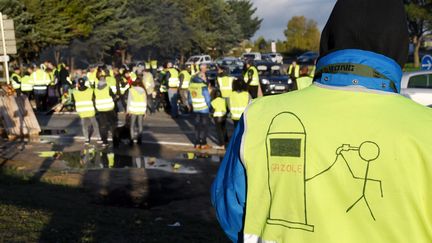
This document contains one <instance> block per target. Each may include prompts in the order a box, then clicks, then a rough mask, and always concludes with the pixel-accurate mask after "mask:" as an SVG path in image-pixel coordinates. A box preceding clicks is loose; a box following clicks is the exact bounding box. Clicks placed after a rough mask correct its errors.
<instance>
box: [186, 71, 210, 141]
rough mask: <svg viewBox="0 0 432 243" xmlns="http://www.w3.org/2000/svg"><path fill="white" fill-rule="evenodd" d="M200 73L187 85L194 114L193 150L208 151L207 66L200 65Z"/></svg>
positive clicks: (208, 105) (208, 107) (208, 94)
mask: <svg viewBox="0 0 432 243" xmlns="http://www.w3.org/2000/svg"><path fill="white" fill-rule="evenodd" d="M200 69H201V71H200V72H199V73H197V74H196V75H195V76H193V77H192V80H191V83H190V84H189V104H190V105H191V107H192V110H193V113H194V114H195V142H194V147H195V149H209V148H210V146H209V145H208V144H207V136H208V129H209V125H210V107H211V99H210V93H209V90H208V87H207V75H206V72H207V65H205V64H201V66H200Z"/></svg>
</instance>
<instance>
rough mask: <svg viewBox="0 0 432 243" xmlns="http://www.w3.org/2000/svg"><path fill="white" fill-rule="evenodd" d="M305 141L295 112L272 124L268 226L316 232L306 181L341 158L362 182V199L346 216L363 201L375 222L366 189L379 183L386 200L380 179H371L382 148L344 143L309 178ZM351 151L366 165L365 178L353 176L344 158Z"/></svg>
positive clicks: (268, 160)
mask: <svg viewBox="0 0 432 243" xmlns="http://www.w3.org/2000/svg"><path fill="white" fill-rule="evenodd" d="M306 141H307V132H306V129H305V126H304V124H303V122H302V121H301V120H300V118H299V117H298V116H297V115H295V114H294V113H291V112H283V113H280V114H278V115H276V116H275V117H274V118H273V120H272V121H271V123H270V125H269V128H268V131H267V136H266V150H267V170H268V187H269V196H270V210H269V214H268V216H267V224H269V225H277V226H282V227H286V228H289V229H293V230H304V231H308V232H314V228H315V226H314V225H312V224H310V223H309V222H308V214H307V196H306V195H307V184H308V183H307V182H310V181H312V180H314V179H316V178H317V177H321V176H324V175H325V174H326V173H327V172H329V171H330V170H331V169H332V168H333V167H334V166H335V165H336V164H337V162H338V161H339V159H340V158H342V160H343V161H344V163H345V164H346V166H347V168H348V171H349V173H350V175H351V176H352V177H353V179H354V180H361V181H362V182H363V190H362V193H361V195H360V197H359V198H358V199H357V200H356V201H355V202H350V203H351V206H349V207H348V208H347V209H346V213H349V212H350V211H351V210H352V209H353V208H354V207H356V206H359V205H360V202H362V201H364V202H365V205H366V207H367V208H368V209H369V212H370V215H371V216H372V218H373V220H376V219H375V216H374V214H373V211H372V208H371V206H370V204H369V201H368V199H367V195H366V188H367V186H368V183H369V182H374V183H379V186H380V190H381V197H384V195H383V189H382V182H381V180H377V179H372V178H370V177H369V173H370V164H371V162H373V161H375V160H377V159H378V157H379V155H380V148H379V146H378V145H377V144H376V143H374V142H370V141H366V142H364V143H362V144H361V145H360V146H358V147H354V146H351V145H348V144H344V145H342V146H340V147H339V148H337V150H336V159H335V161H334V162H333V164H331V165H330V166H329V167H328V168H327V169H325V170H323V171H322V172H320V173H318V174H316V175H315V176H312V177H310V178H306V165H307V156H306V145H307V143H306ZM348 152H357V153H358V155H359V157H360V159H361V160H362V161H364V162H366V171H365V174H364V177H361V176H357V175H355V174H354V172H353V170H352V168H351V166H350V163H348V161H347V160H346V157H345V156H344V153H348ZM278 185H283V186H278ZM287 192H289V193H287Z"/></svg>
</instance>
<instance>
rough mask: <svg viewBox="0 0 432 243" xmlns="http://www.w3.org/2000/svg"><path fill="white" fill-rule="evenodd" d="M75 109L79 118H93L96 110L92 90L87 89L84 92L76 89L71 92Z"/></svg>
mask: <svg viewBox="0 0 432 243" xmlns="http://www.w3.org/2000/svg"><path fill="white" fill-rule="evenodd" d="M72 94H73V96H74V99H75V108H76V111H77V112H78V115H79V116H80V117H81V118H88V117H94V116H95V114H96V110H95V108H94V104H93V89H90V88H87V89H86V90H84V91H81V90H79V89H76V90H74V91H73V93H72Z"/></svg>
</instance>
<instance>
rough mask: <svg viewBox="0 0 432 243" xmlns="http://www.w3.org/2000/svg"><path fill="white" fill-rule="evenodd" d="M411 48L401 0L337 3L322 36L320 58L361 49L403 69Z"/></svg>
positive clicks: (340, 1)
mask: <svg viewBox="0 0 432 243" xmlns="http://www.w3.org/2000/svg"><path fill="white" fill-rule="evenodd" d="M408 45H409V36H408V26H407V17H406V13H405V8H404V4H403V2H402V0H338V1H337V2H336V5H335V7H334V9H333V12H332V13H331V15H330V18H329V20H328V22H327V24H326V26H325V28H324V30H323V32H322V35H321V44H320V56H321V57H322V56H325V55H327V54H329V53H331V52H334V51H337V50H344V49H360V50H365V51H371V52H375V53H378V54H382V55H384V56H387V57H389V58H391V59H393V60H395V61H396V62H397V63H398V64H399V65H400V66H401V67H403V66H404V65H405V63H406V61H407V58H408Z"/></svg>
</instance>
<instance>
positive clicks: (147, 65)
mask: <svg viewBox="0 0 432 243" xmlns="http://www.w3.org/2000/svg"><path fill="white" fill-rule="evenodd" d="M144 67H145V69H147V70H149V69H150V68H151V64H150V63H149V62H145V63H144Z"/></svg>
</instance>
